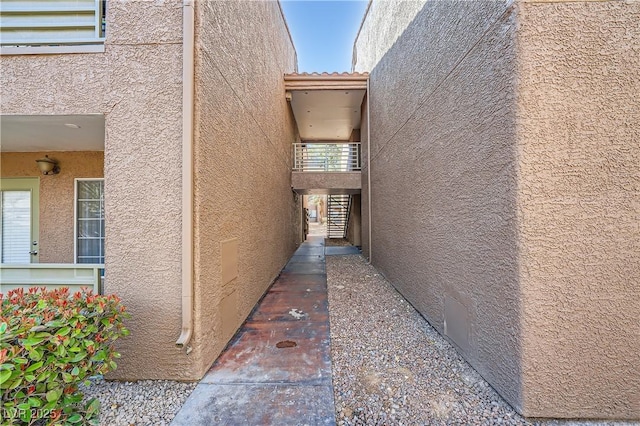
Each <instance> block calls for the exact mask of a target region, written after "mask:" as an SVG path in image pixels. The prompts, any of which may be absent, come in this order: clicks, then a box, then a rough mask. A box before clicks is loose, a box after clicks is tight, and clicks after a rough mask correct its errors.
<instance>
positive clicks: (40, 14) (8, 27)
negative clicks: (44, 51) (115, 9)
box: [0, 0, 106, 47]
mask: <svg viewBox="0 0 640 426" xmlns="http://www.w3.org/2000/svg"><path fill="white" fill-rule="evenodd" d="M105 6H106V1H104V0H75V1H69V0H40V1H31V0H0V44H1V45H2V47H11V46H59V45H82V44H102V43H103V42H104V36H105V28H104V25H105Z"/></svg>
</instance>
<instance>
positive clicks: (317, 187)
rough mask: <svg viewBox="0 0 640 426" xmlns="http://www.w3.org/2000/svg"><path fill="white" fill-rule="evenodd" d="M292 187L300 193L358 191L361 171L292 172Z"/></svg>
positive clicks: (360, 184)
mask: <svg viewBox="0 0 640 426" xmlns="http://www.w3.org/2000/svg"><path fill="white" fill-rule="evenodd" d="M291 187H292V188H293V189H294V190H295V191H296V192H298V193H300V194H330V193H336V194H337V193H341V192H342V193H344V192H347V193H357V192H359V191H360V189H361V187H362V178H361V175H360V172H329V173H327V172H292V173H291Z"/></svg>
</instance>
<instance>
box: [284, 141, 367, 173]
mask: <svg viewBox="0 0 640 426" xmlns="http://www.w3.org/2000/svg"><path fill="white" fill-rule="evenodd" d="M360 152H361V145H360V142H321V143H318V142H308V143H294V144H293V171H294V172H354V171H360V168H361V163H360Z"/></svg>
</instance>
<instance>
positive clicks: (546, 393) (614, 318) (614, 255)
mask: <svg viewBox="0 0 640 426" xmlns="http://www.w3.org/2000/svg"><path fill="white" fill-rule="evenodd" d="M520 7H521V11H520V25H521V34H520V36H519V37H520V52H519V58H520V61H519V63H520V66H519V74H520V84H521V87H520V90H519V107H520V111H519V115H520V118H521V119H520V121H519V123H520V138H519V152H520V162H519V163H520V182H519V187H520V189H519V215H520V240H521V242H522V250H521V275H520V279H521V288H522V297H523V301H524V304H523V307H524V309H523V324H524V327H523V337H524V338H523V360H524V366H523V369H524V382H523V386H524V408H525V410H524V411H525V413H527V415H530V416H549V415H553V416H557V417H576V416H580V417H609V418H633V419H640V368H639V367H638V366H640V320H639V318H640V227H639V223H640V103H639V102H638V94H640V74H639V70H640V3H638V2H618V1H605V2H589V3H579V2H555V3H554V4H549V3H546V4H538V3H529V2H525V3H523V4H521V5H520Z"/></svg>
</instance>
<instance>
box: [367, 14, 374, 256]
mask: <svg viewBox="0 0 640 426" xmlns="http://www.w3.org/2000/svg"><path fill="white" fill-rule="evenodd" d="M369 4H371V3H369ZM367 10H369V9H368V6H367ZM370 109H371V88H370V87H369V77H367V198H368V199H369V200H368V201H369V202H368V203H367V210H368V213H369V229H368V231H369V232H368V234H369V262H368V263H371V262H372V261H373V259H372V258H371V253H372V248H371V247H372V246H373V243H372V242H371V115H370V114H369V110H370Z"/></svg>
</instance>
